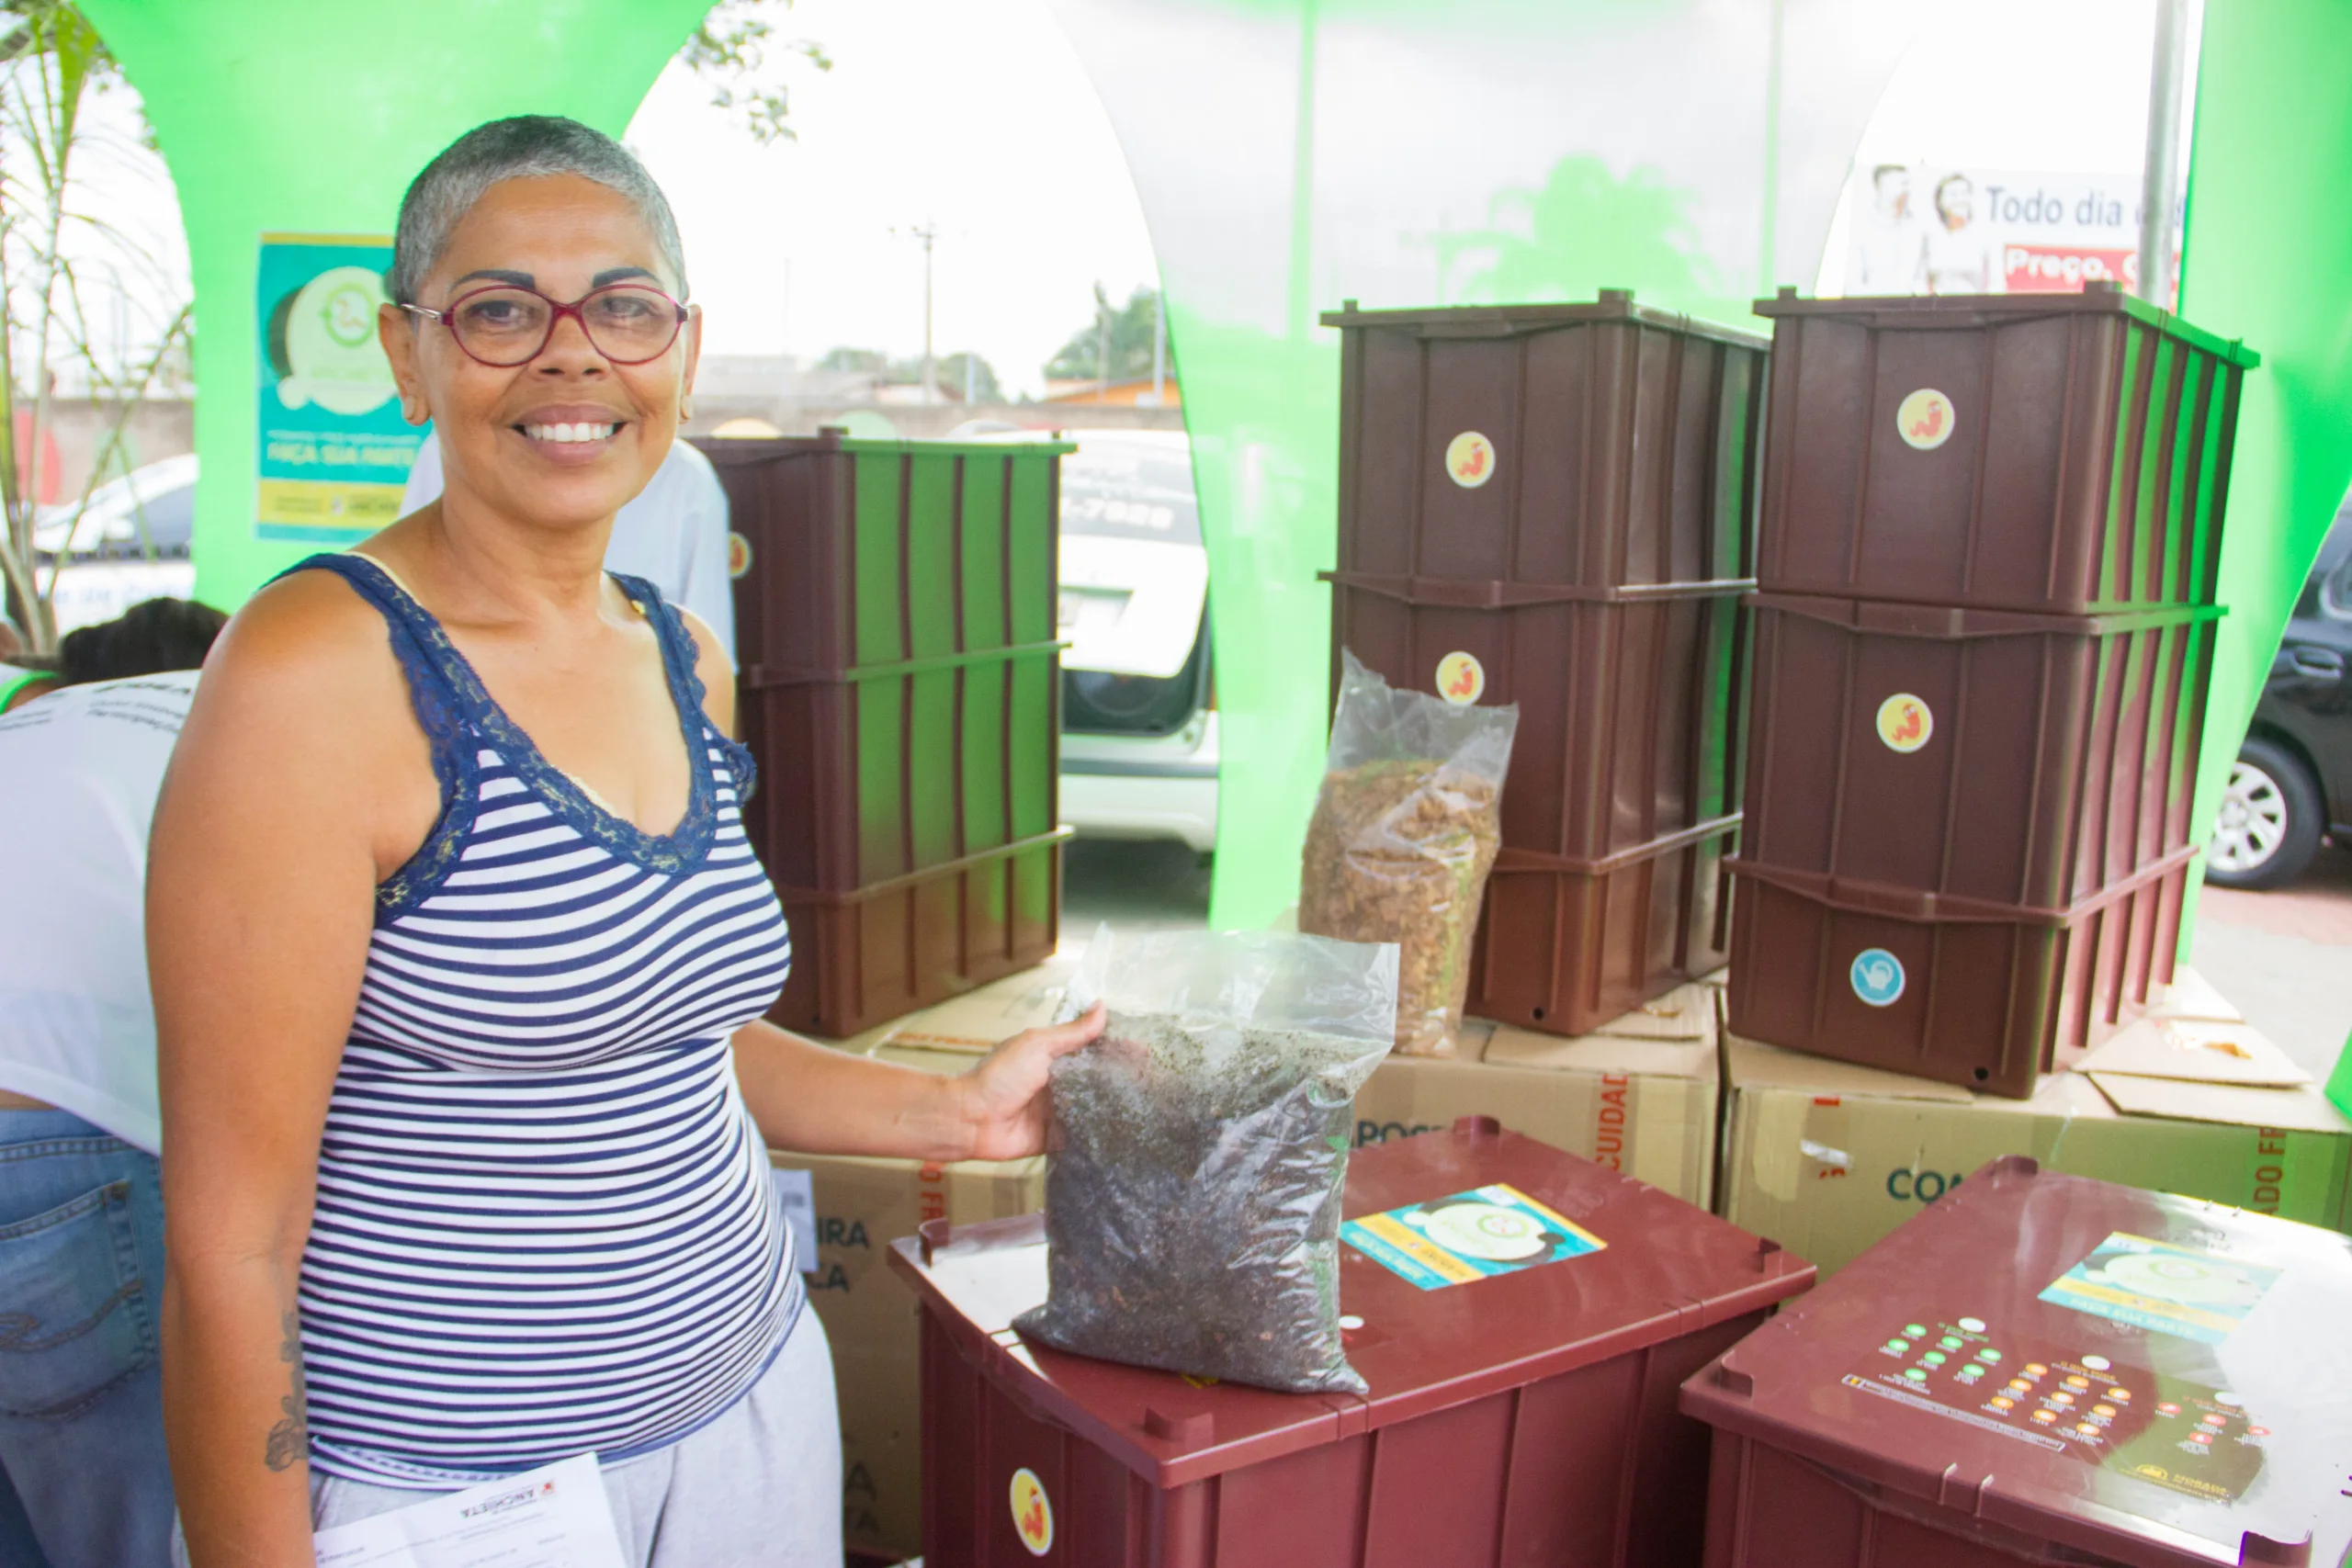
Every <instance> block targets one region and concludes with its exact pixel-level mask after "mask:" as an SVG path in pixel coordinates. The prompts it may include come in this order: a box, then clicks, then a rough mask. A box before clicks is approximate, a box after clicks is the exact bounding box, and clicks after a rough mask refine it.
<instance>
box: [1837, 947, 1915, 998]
mask: <svg viewBox="0 0 2352 1568" xmlns="http://www.w3.org/2000/svg"><path fill="white" fill-rule="evenodd" d="M1848 976H1849V978H1851V979H1852V981H1853V982H1854V995H1856V996H1858V997H1860V998H1862V1000H1863V1001H1865V1002H1867V1003H1869V1004H1870V1005H1871V1007H1874V1008H1883V1007H1892V1006H1894V1002H1895V1000H1896V998H1899V997H1901V996H1902V995H1903V961H1902V960H1901V959H1899V958H1897V957H1895V956H1894V954H1893V953H1889V952H1887V950H1886V949H1884V948H1883V947H1866V948H1864V949H1862V951H1861V952H1860V953H1856V954H1854V966H1853V968H1852V969H1850V970H1849V971H1848Z"/></svg>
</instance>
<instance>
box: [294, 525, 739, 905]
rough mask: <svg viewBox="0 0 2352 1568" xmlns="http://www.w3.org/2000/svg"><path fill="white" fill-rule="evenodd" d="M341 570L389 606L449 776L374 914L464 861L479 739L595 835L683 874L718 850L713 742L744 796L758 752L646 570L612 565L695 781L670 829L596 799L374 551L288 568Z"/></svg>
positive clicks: (419, 893) (610, 846)
mask: <svg viewBox="0 0 2352 1568" xmlns="http://www.w3.org/2000/svg"><path fill="white" fill-rule="evenodd" d="M310 570H322V571H332V572H334V574H335V575H336V576H338V577H340V578H342V579H343V580H344V581H346V582H348V583H350V584H351V586H352V587H353V588H354V589H355V590H356V591H357V592H358V593H359V595H360V596H361V597H362V598H364V599H366V600H367V601H368V603H370V604H374V605H375V606H376V608H377V609H378V610H379V612H381V613H382V615H383V616H384V619H385V621H386V622H387V623H388V625H389V626H390V633H391V644H392V653H393V656H394V657H395V658H397V659H398V660H400V662H401V671H403V673H405V674H406V675H407V677H408V683H409V694H410V697H411V700H412V701H413V703H414V705H415V707H416V716H417V722H418V723H419V724H420V725H422V726H423V727H424V733H425V736H426V738H427V739H429V740H430V741H431V742H432V750H433V772H434V776H435V779H436V780H437V781H438V783H439V784H440V785H441V799H442V811H441V819H440V821H438V822H436V823H435V825H434V828H433V830H432V832H431V833H429V834H427V835H426V837H425V840H424V844H423V845H421V846H420V847H419V848H418V850H417V852H416V853H415V854H413V855H412V856H410V857H409V860H408V863H407V864H405V865H403V866H401V868H400V870H398V871H396V872H394V873H393V874H391V875H390V877H388V878H387V879H385V880H384V881H383V882H382V883H380V884H379V885H378V886H377V888H376V923H377V924H379V925H385V924H389V923H390V921H392V920H393V919H397V918H399V917H400V916H401V915H403V914H406V913H408V912H409V911H410V910H412V909H413V908H416V907H417V905H419V904H421V903H422V902H424V899H425V898H426V897H429V896H430V895H431V894H432V892H433V890H434V889H435V887H437V886H440V884H441V882H442V880H443V878H444V877H446V876H447V874H448V873H449V871H450V870H451V869H452V868H453V867H454V866H455V865H456V863H457V860H458V852H459V851H460V849H461V847H462V845H463V843H464V840H465V837H466V833H467V831H468V829H470V828H471V826H472V825H473V819H474V813H475V809H476V807H477V805H478V799H477V792H476V789H475V781H476V778H477V777H478V773H479V759H478V758H477V756H476V755H475V753H476V751H477V750H479V748H480V747H482V746H487V747H488V748H489V749H490V750H493V751H495V752H497V753H498V755H499V756H500V757H501V758H503V759H504V760H505V761H506V763H507V765H508V766H509V767H511V768H512V769H513V770H514V771H515V773H516V774H517V775H518V776H519V777H520V778H522V780H523V781H524V783H525V784H526V785H527V786H528V787H529V788H530V789H531V790H532V791H533V792H534V793H535V794H537V795H538V797H539V799H540V800H541V802H542V803H543V804H545V805H546V807H548V810H549V811H550V812H552V813H554V815H555V816H556V818H558V819H559V820H560V821H561V822H563V823H564V824H565V825H566V826H567V827H569V828H571V829H573V830H574V831H575V832H577V833H579V834H580V836H581V837H582V838H583V839H585V840H588V841H589V842H591V843H594V844H598V845H601V846H603V847H604V848H605V849H606V850H607V851H609V852H612V853H613V854H615V855H616V856H618V857H620V858H622V859H625V860H628V861H630V862H632V863H636V864H638V865H640V866H643V867H644V868H645V869H647V870H648V871H653V872H660V873H662V874H667V875H673V876H674V875H680V874H685V873H687V872H691V871H694V870H695V869H696V868H698V867H699V866H700V865H701V863H702V862H703V860H704V858H705V857H706V856H707V855H708V854H709V852H710V846H711V841H712V839H713V837H714V835H715V831H716V829H717V827H718V784H717V781H716V780H715V779H714V778H713V777H712V774H711V768H710V747H711V745H712V744H713V742H716V743H717V744H718V746H719V747H720V749H721V750H722V753H723V754H724V755H726V756H727V758H728V760H729V763H730V764H732V765H734V766H736V767H738V768H740V769H741V770H742V771H741V775H740V777H739V782H738V784H737V795H738V797H739V798H741V797H742V796H744V795H748V794H749V791H750V787H751V767H750V763H751V757H750V753H749V752H748V751H746V750H744V749H743V748H742V747H741V746H740V745H738V744H737V743H736V742H735V741H733V740H731V739H728V738H727V737H725V736H722V735H720V734H718V732H717V731H716V730H715V729H713V728H711V727H710V721H709V718H708V716H707V715H706V714H705V713H704V711H703V701H704V698H705V696H706V695H707V690H706V688H705V687H704V685H703V682H702V677H701V676H700V675H698V674H696V673H695V657H694V646H695V645H694V634H693V633H691V632H689V631H688V630H687V629H686V626H685V622H684V620H683V619H681V618H680V617H679V615H678V612H677V611H676V609H675V608H674V607H673V606H672V605H671V604H669V603H668V602H667V601H666V600H664V599H663V598H662V594H661V592H660V590H658V589H656V588H655V587H654V586H653V585H652V584H651V583H650V582H648V581H645V580H644V579H642V578H638V577H630V576H628V575H626V574H624V573H621V572H613V573H611V574H610V576H611V577H612V579H613V581H615V582H616V583H618V584H619V585H620V588H621V592H624V593H626V594H628V596H629V598H630V599H631V600H632V601H633V602H634V603H635V604H637V605H638V606H639V608H640V609H641V610H643V611H644V613H645V616H646V619H647V620H648V621H650V623H651V624H652V626H653V632H654V638H655V641H656V642H657V643H658V644H659V645H660V647H661V649H662V671H663V672H664V674H666V675H667V677H668V679H669V685H670V698H671V701H672V703H673V705H675V706H676V708H677V712H678V728H679V732H680V734H681V735H682V736H683V737H684V741H685V747H686V762H687V767H688V770H689V776H690V779H691V784H690V787H689V790H688V795H687V801H686V814H685V817H684V820H682V821H681V822H680V823H679V824H678V826H677V828H676V829H674V830H673V831H672V832H670V833H667V834H656V833H648V832H647V831H645V830H644V829H641V828H639V826H638V825H637V824H636V823H634V822H630V821H628V820H627V819H626V818H620V817H616V816H615V815H614V814H613V813H612V812H610V811H607V810H606V809H605V807H602V806H599V805H598V804H596V802H594V800H591V799H590V798H589V797H588V795H586V794H585V793H584V792H583V791H582V789H581V787H580V785H579V784H577V783H575V782H574V781H573V780H572V778H571V775H570V774H568V773H565V772H563V770H562V769H560V768H558V767H556V766H555V765H554V764H553V763H551V762H549V761H548V760H547V759H546V758H545V757H544V756H542V755H541V754H540V752H539V749H538V747H537V744H536V743H535V742H533V740H532V739H531V738H530V736H529V735H527V734H526V733H525V732H524V730H523V729H522V728H520V727H519V726H517V725H516V724H515V721H514V720H513V719H511V718H509V717H508V716H506V710H505V709H503V708H502V707H500V706H499V705H498V703H497V701H496V700H495V699H494V698H492V696H491V694H490V690H489V688H488V687H487V686H485V685H484V684H483V683H482V680H481V674H480V673H479V672H477V671H475V669H474V667H473V664H472V663H471V661H470V660H468V659H467V658H466V656H465V655H464V654H463V653H462V652H460V651H458V647H457V645H456V644H455V643H453V642H451V641H450V640H449V634H448V633H447V631H446V630H445V629H443V627H442V625H441V623H440V622H439V621H438V620H436V619H435V618H434V615H433V613H432V612H431V611H429V610H427V609H426V608H425V607H424V605H422V604H418V603H417V602H416V601H415V600H414V599H413V598H411V597H410V596H409V594H408V592H407V590H405V589H403V588H402V587H401V585H400V584H399V583H398V582H397V581H394V580H393V578H392V576H391V574H390V572H388V571H386V570H384V569H383V568H382V567H381V566H379V565H378V564H377V563H376V562H375V561H372V560H369V559H368V558H367V557H365V556H360V555H351V554H340V555H329V554H321V555H314V556H311V557H310V558H308V559H305V560H302V561H300V562H298V563H297V564H295V565H294V566H291V567H289V568H288V569H287V570H285V571H283V572H280V573H279V574H278V575H279V576H280V577H290V576H292V575H293V574H294V573H295V572H298V571H310Z"/></svg>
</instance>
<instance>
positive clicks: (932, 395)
mask: <svg viewBox="0 0 2352 1568" xmlns="http://www.w3.org/2000/svg"><path fill="white" fill-rule="evenodd" d="M890 232H892V233H893V234H904V235H906V236H907V237H908V238H909V239H913V240H921V241H922V400H923V401H924V402H926V403H935V402H937V401H938V400H939V361H937V360H936V359H934V358H933V357H932V353H931V253H932V247H933V245H934V244H936V243H938V240H939V225H938V223H937V222H935V221H933V222H928V223H923V224H920V225H917V226H916V227H913V228H909V229H893V230H891V231H890Z"/></svg>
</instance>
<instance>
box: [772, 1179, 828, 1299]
mask: <svg viewBox="0 0 2352 1568" xmlns="http://www.w3.org/2000/svg"><path fill="white" fill-rule="evenodd" d="M770 1174H771V1178H772V1179H774V1181H775V1196H776V1201H778V1202H779V1203H781V1204H783V1206H784V1223H785V1224H787V1225H790V1226H791V1227H792V1256H793V1257H794V1258H797V1259H798V1260H799V1264H800V1271H801V1272H802V1273H803V1274H814V1273H815V1272H816V1271H817V1270H818V1269H821V1268H823V1267H824V1265H823V1264H821V1263H820V1262H818V1261H817V1179H816V1178H815V1177H814V1176H812V1175H810V1174H809V1172H808V1171H805V1170H786V1169H784V1168H781V1167H779V1168H776V1169H775V1170H774V1171H773V1172H771V1173H770Z"/></svg>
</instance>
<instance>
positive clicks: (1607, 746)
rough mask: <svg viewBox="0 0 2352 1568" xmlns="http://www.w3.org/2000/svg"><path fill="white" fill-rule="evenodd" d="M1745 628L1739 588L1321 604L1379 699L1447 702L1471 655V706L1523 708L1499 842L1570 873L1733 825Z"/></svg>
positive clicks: (1348, 589)
mask: <svg viewBox="0 0 2352 1568" xmlns="http://www.w3.org/2000/svg"><path fill="white" fill-rule="evenodd" d="M1745 623H1746V617H1745V615H1743V613H1742V611H1741V607H1740V603H1739V590H1738V589H1737V588H1736V586H1735V587H1733V588H1730V589H1718V588H1709V589H1707V590H1705V591H1703V592H1686V591H1680V590H1677V591H1671V592H1660V593H1658V594H1657V596H1655V597H1651V598H1645V599H1640V600H1634V601H1626V602H1621V603H1615V604H1607V603H1594V602H1591V601H1589V600H1588V601H1574V600H1571V601H1565V602H1559V603H1552V604H1544V603H1540V602H1538V603H1533V604H1527V603H1519V604H1513V603H1510V602H1509V600H1506V601H1505V603H1504V604H1500V605H1492V606H1487V605H1479V606H1472V605H1465V604H1446V603H1442V602H1439V603H1431V602H1430V601H1429V600H1428V599H1426V598H1424V599H1419V600H1408V599H1404V598H1400V597H1397V595H1396V594H1395V593H1393V592H1389V591H1387V590H1385V589H1382V588H1367V587H1359V586H1356V585H1354V584H1352V583H1350V582H1347V581H1340V582H1337V583H1335V584H1334V586H1333V588H1332V591H1331V635H1332V646H1333V647H1334V648H1335V649H1340V648H1344V649H1347V650H1348V651H1349V652H1351V653H1353V654H1354V655H1355V656H1356V658H1357V659H1359V660H1362V661H1363V665H1364V666H1365V668H1367V669H1370V670H1374V671H1378V672H1379V674H1380V675H1381V677H1382V678H1383V679H1385V681H1387V682H1388V683H1389V684H1390V685H1392V686H1395V687H1397V688H1399V689H1400V690H1402V689H1409V690H1412V691H1418V692H1426V693H1429V694H1432V695H1443V693H1442V690H1441V684H1442V682H1441V679H1440V674H1439V671H1440V669H1441V666H1444V667H1446V668H1448V669H1452V668H1455V666H1453V665H1451V664H1449V663H1448V661H1449V660H1454V659H1456V658H1457V656H1460V655H1465V654H1466V655H1468V656H1469V657H1470V658H1472V659H1475V660H1476V661H1477V664H1476V668H1477V670H1478V671H1480V674H1481V678H1482V682H1483V686H1484V690H1483V693H1482V694H1481V695H1480V696H1479V697H1478V699H1477V701H1478V702H1479V704H1480V705H1499V704H1505V703H1516V704H1518V705H1519V728H1518V731H1517V733H1516V734H1515V735H1514V737H1513V738H1512V740H1511V749H1510V777H1509V779H1508V780H1507V781H1506V782H1505V784H1504V786H1503V802H1502V831H1503V843H1504V845H1505V847H1506V848H1507V849H1508V850H1512V851H1520V852H1524V853H1526V854H1533V855H1545V856H1553V857H1559V858H1562V859H1564V860H1566V861H1569V862H1575V863H1580V864H1581V863H1590V862H1598V861H1602V860H1606V859H1608V858H1609V857H1611V856H1615V855H1621V854H1625V853H1628V852H1640V851H1641V850H1643V849H1644V848H1645V847H1646V846H1648V845H1650V844H1653V843H1655V842H1656V841H1657V840H1659V839H1661V838H1663V837H1666V836H1668V835H1669V834H1676V833H1682V832H1686V831H1691V830H1694V829H1696V830H1702V831H1710V832H1712V831H1728V830H1730V829H1735V828H1736V827H1737V826H1738V825H1739V786H1740V767H1741V764H1742V762H1743V761H1745V758H1744V757H1743V756H1742V754H1741V750H1740V735H1741V730H1742V726H1743V721H1744V720H1745V718H1746V716H1747V714H1746V706H1747V705H1746V701H1745V694H1744V692H1743V690H1742V682H1743V678H1744V675H1745V661H1744V660H1743V658H1742V654H1743V651H1744V650H1743V649H1742V647H1741V642H1742V639H1743V637H1744V636H1745V635H1746V625H1745ZM1334 657H1335V660H1336V655H1335V656H1334ZM1587 869H1589V867H1588V868H1587Z"/></svg>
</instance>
